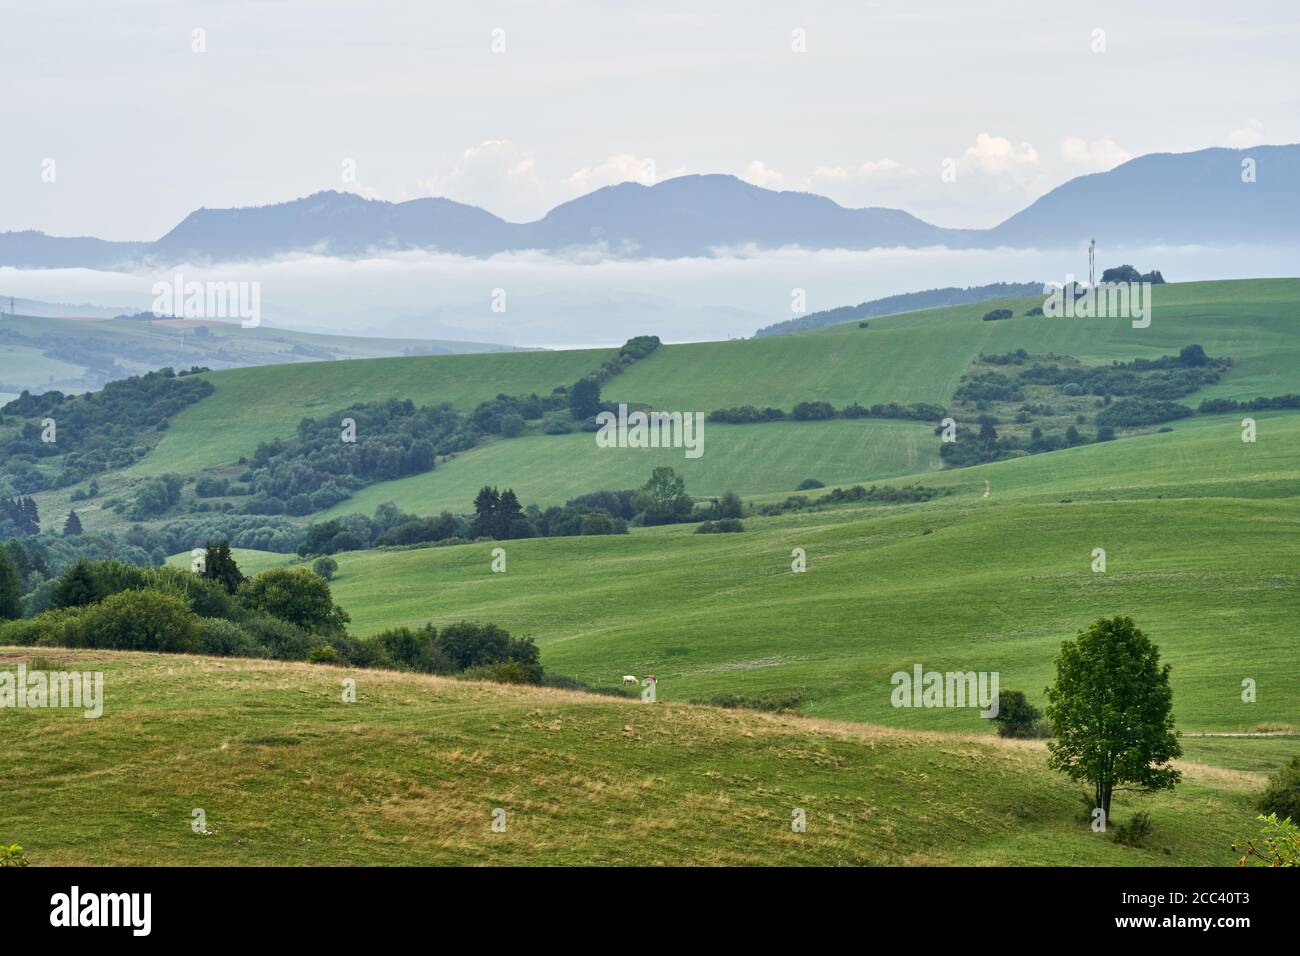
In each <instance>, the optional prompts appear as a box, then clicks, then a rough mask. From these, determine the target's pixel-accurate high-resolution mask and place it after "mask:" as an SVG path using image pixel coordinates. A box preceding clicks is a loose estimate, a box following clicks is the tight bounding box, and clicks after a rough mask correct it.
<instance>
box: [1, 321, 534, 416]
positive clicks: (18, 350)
mask: <svg viewBox="0 0 1300 956" xmlns="http://www.w3.org/2000/svg"><path fill="white" fill-rule="evenodd" d="M509 351H514V349H512V348H510V347H508V346H501V345H489V344H485V343H479V342H451V341H439V340H432V339H428V340H426V339H382V338H367V337H363V336H354V335H321V334H315V333H310V332H295V331H290V330H288V329H275V328H271V327H269V326H262V327H259V328H255V329H245V328H241V327H240V325H239V323H238V322H233V321H232V322H217V321H205V320H157V321H142V320H137V319H122V318H119V319H101V318H89V319H80V318H72V319H69V318H50V317H47V316H29V315H10V314H4V315H0V401H8V400H9V399H10V398H13V397H15V396H16V394H17V393H18V392H20V391H22V390H23V389H30V390H32V391H45V390H48V389H57V390H59V391H61V392H64V393H66V394H75V393H78V392H84V391H92V390H95V389H98V388H100V387H102V386H103V385H104V384H105V383H106V382H109V381H112V380H114V379H117V378H124V377H126V376H128V375H139V374H141V373H143V372H147V371H150V370H152V369H156V368H160V367H162V366H173V367H175V368H178V369H180V368H190V367H191V366H196V365H197V366H204V367H207V368H213V369H226V368H238V367H241V366H246V365H277V364H282V363H298V362H310V361H316V362H319V361H320V360H322V359H326V360H339V359H356V358H372V357H381V356H395V355H408V354H409V355H454V354H459V353H471V352H509Z"/></svg>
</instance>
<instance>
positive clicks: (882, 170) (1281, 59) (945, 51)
mask: <svg viewBox="0 0 1300 956" xmlns="http://www.w3.org/2000/svg"><path fill="white" fill-rule="evenodd" d="M0 2H3V4H4V6H5V8H6V13H5V16H4V18H3V26H2V28H0V80H2V81H3V90H4V94H3V95H4V118H5V123H4V128H3V139H4V147H3V149H0V230H12V229H25V228H37V229H42V230H44V231H46V232H49V233H52V234H56V235H86V234H89V235H98V236H102V237H105V238H114V239H152V238H156V237H157V236H159V235H161V234H162V233H164V232H165V231H166V230H168V229H169V228H170V227H171V226H173V225H174V224H175V223H176V222H178V221H179V220H180V219H181V218H183V217H184V215H185V214H186V213H187V212H189V211H190V210H192V209H194V208H197V207H199V206H209V207H216V206H239V205H257V204H262V203H268V202H275V201H281V200H286V199H290V198H294V197H297V196H301V195H306V194H308V193H311V192H314V191H316V190H320V189H331V188H333V189H352V190H355V191H358V192H361V193H363V194H365V195H370V196H375V197H379V198H384V199H389V200H404V199H411V198H415V197H419V196H427V195H445V196H449V197H451V198H453V199H457V200H460V201H463V202H470V203H474V204H477V205H481V206H483V207H485V208H487V209H490V210H491V211H493V212H495V213H497V214H498V215H501V216H504V217H505V218H508V219H513V220H526V219H530V218H535V217H537V216H539V215H541V214H542V213H544V212H545V211H546V210H547V209H548V208H550V207H551V206H553V205H555V204H556V203H558V202H562V201H564V200H566V199H569V198H572V197H574V196H576V195H579V194H581V193H583V192H586V191H589V190H590V189H593V188H596V187H598V186H602V185H606V184H609V183H612V182H618V181H621V180H625V179H638V180H641V181H643V182H649V181H651V179H652V178H654V179H664V178H668V177H670V176H673V175H677V174H681V173H685V172H730V173H735V174H737V175H740V176H742V177H744V178H746V179H749V180H750V181H752V182H756V183H759V184H761V185H766V186H771V187H774V188H784V189H801V190H811V191H814V192H819V193H823V194H825V195H828V196H830V197H831V198H833V199H835V200H837V201H838V202H840V203H842V204H844V205H848V206H863V205H886V206H896V207H901V208H905V209H907V210H909V211H910V212H913V213H914V214H916V215H919V216H921V217H923V218H925V219H928V220H930V221H932V222H936V223H938V224H941V225H948V226H991V225H993V224H994V223H996V222H998V221H1000V220H1001V219H1003V218H1005V217H1006V216H1008V215H1010V214H1011V213H1013V212H1015V211H1016V210H1017V209H1019V208H1021V207H1023V206H1024V205H1026V204H1027V203H1028V202H1029V201H1031V200H1032V199H1033V198H1035V197H1037V196H1038V195H1040V194H1041V193H1042V192H1044V191H1045V190H1047V189H1049V188H1051V187H1052V186H1055V185H1057V184H1059V183H1061V182H1063V181H1065V180H1066V179H1068V178H1070V177H1071V176H1074V175H1078V174H1080V173H1084V172H1092V171H1096V170H1103V169H1108V168H1111V167H1112V166H1114V165H1116V164H1118V163H1119V162H1122V161H1123V160H1125V159H1126V158H1128V157H1130V156H1137V155H1141V154H1143V153H1148V152H1158V151H1175V152H1180V151H1186V150H1192V149H1199V148H1202V147H1206V146H1228V145H1231V146H1251V145H1255V144H1257V143H1260V142H1268V143H1290V142H1296V141H1300V83H1298V82H1297V76H1298V75H1300V67H1297V64H1298V63H1300V14H1298V13H1297V5H1296V3H1295V0H1278V2H1255V3H1245V4H1241V3H1238V4H1230V3H1224V2H1205V3H1200V2H1188V0H1181V2H1176V3H1173V2H1171V3H1164V2H1149V3H1141V4H1136V3H1132V2H1125V3H1106V2H1095V3H1087V4H1082V3H1077V2H1071V3H1065V2H1059V3H1058V2H1052V0H1046V2H1045V0H1035V2H1025V3H1009V2H998V0H980V2H971V0H948V2H933V3H918V2H862V0H856V2H845V3H788V2H787V3H768V2H764V0H740V2H715V3H704V2H701V0H694V2H691V3H681V4H678V5H674V4H672V3H671V2H669V3H658V2H657V3H646V4H644V5H637V4H633V3H625V2H612V0H608V2H605V3H599V4H598V3H590V2H576V0H575V2H566V0H539V2H527V0H516V2H474V3H462V4H452V3H442V2H414V0H410V2H397V0H310V2H306V0H207V2H198V0H166V2H161V0H148V2H146V0H114V2H112V3H107V2H103V0H77V2H72V0H68V2H60V0H42V2H41V3H39V4H35V3H32V4H19V3H17V2H16V0H0ZM638 9H639V10H640V11H641V12H637V11H638ZM706 10H707V11H708V12H702V11H706ZM196 30H201V31H203V33H202V34H200V35H197V38H196V34H195V31H196ZM494 31H501V32H497V33H494ZM796 31H803V32H802V33H801V34H800V33H796ZM1099 31H1104V32H1099ZM494 44H495V45H496V46H497V47H500V46H502V45H504V50H500V51H498V52H494V49H493V47H494ZM196 46H203V47H204V49H203V51H202V52H196V50H195V47H196ZM797 47H802V51H800V50H799V49H796V48H797ZM48 160H53V165H52V167H51V165H50V164H49V163H48V162H47V161H48ZM349 160H351V161H353V162H354V164H355V181H354V182H350V181H348V180H346V179H345V172H346V170H345V166H346V162H347V161H349ZM945 160H952V161H953V163H954V164H955V168H956V170H957V173H958V175H957V178H956V181H955V182H944V181H943V180H942V178H941V176H940V171H941V169H942V168H943V163H944V161H945ZM51 168H52V170H53V182H47V181H45V179H46V178H49V170H50V169H51ZM43 171H44V172H45V177H44V178H43V175H42V174H43Z"/></svg>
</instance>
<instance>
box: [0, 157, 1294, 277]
mask: <svg viewBox="0 0 1300 956" xmlns="http://www.w3.org/2000/svg"><path fill="white" fill-rule="evenodd" d="M1091 237H1096V238H1098V239H1099V240H1100V241H1103V242H1106V241H1109V242H1111V243H1124V244H1128V245H1132V244H1135V243H1143V244H1158V243H1163V244H1180V245H1186V244H1225V243H1247V242H1277V241H1296V240H1300V144H1293V145H1286V146H1260V147H1256V148H1253V149H1248V150H1233V149H1219V148H1216V149H1204V150H1199V151H1196V152H1191V153H1177V154H1175V153H1153V154H1149V155H1146V156H1141V157H1139V158H1137V159H1133V160H1129V161H1128V162H1126V163H1123V164H1121V165H1120V166H1117V167H1116V168H1115V169H1112V170H1110V171H1109V172H1104V173H1094V174H1090V175H1086V176H1079V177H1077V178H1075V179H1071V180H1069V181H1068V182H1066V183H1064V184H1062V185H1061V186H1058V187H1056V188H1055V189H1053V190H1051V191H1050V192H1048V193H1046V194H1045V195H1043V196H1042V197H1040V198H1039V199H1037V200H1036V201H1035V202H1033V203H1032V204H1031V205H1029V206H1028V207H1026V208H1025V209H1023V210H1021V211H1020V212H1018V213H1016V214H1015V215H1013V216H1011V217H1010V218H1008V219H1007V220H1005V221H1004V222H1002V223H1000V224H998V225H997V226H994V227H993V228H991V229H948V228H944V227H942V226H937V225H933V224H931V223H928V222H925V221H923V220H921V219H918V218H917V217H915V216H913V215H911V214H909V213H907V212H904V211H903V210H899V209H886V208H881V207H867V208H862V209H848V208H845V207H843V206H841V205H839V204H837V203H835V202H833V201H832V200H830V199H827V198H826V197H824V196H818V195H814V194H812V193H804V192H791V191H776V190H771V189H764V188H762V187H759V186H755V185H752V184H750V183H747V182H745V181H743V180H741V179H738V178H736V177H734V176H728V175H720V174H710V175H690V176H680V177H677V178H674V179H668V180H665V181H663V182H660V183H657V184H655V185H653V186H644V185H641V184H639V183H631V182H627V183H619V184H618V185H614V186H607V187H604V188H602V189H597V190H595V191H594V192H591V193H588V194H586V195H584V196H581V197H579V198H577V199H574V200H572V201H570V202H566V203H563V204H562V205H559V206H556V207H555V208H554V209H552V210H551V211H550V212H548V213H547V214H546V215H545V216H544V217H542V218H541V219H538V220H536V221H534V222H527V223H513V222H508V221H506V220H504V219H501V218H500V217H498V216H495V215H493V214H492V213H490V212H488V211H486V210H484V209H480V208H478V207H477V206H470V205H466V204H463V203H458V202H455V201H453V200H450V199H446V198H440V197H430V198H424V199H414V200H410V201H407V202H400V203H392V202H386V201H383V200H376V199H366V198H364V197H362V196H358V195H356V194H354V193H346V192H335V191H327V192H319V193H315V194H313V195H311V196H307V197H305V198H302V199H295V200H292V201H289V202H284V203H276V204H273V205H268V206H258V207H246V208H234V209H206V208H205V209H198V210H196V211H194V212H192V213H190V214H189V215H188V216H186V217H185V219H184V220H182V221H181V222H180V223H179V224H178V225H177V226H176V227H175V228H173V229H172V230H171V231H170V232H168V233H167V234H166V235H164V236H162V237H161V238H159V239H157V240H154V241H152V242H113V241H107V240H101V239H96V238H93V237H57V236H48V235H45V234H44V233H41V232H36V231H23V232H6V233H0V266H13V267H18V268H55V267H85V268H94V269H115V268H131V267H138V266H142V265H143V266H149V265H155V266H157V265H168V264H173V263H181V262H194V263H202V262H232V261H248V260H258V259H265V258H268V257H271V256H276V255H284V254H290V253H301V252H315V253H321V254H326V255H332V256H345V257H346V256H360V255H368V254H374V253H383V252H385V251H400V250H411V249H429V250H438V251H441V252H448V253H456V254H460V255H466V256H479V257H482V256H490V255H493V254H495V253H500V252H511V251H520V250H526V249H535V250H544V251H548V252H559V251H563V250H569V249H575V248H585V247H596V248H599V249H601V250H603V251H604V252H605V253H606V254H608V255H612V256H618V257H625V258H681V257H693V256H709V255H714V254H716V253H717V251H718V250H719V249H725V248H727V247H738V246H755V247H759V248H779V247H783V246H799V247H803V248H808V249H832V248H842V249H870V248H877V247H910V248H920V247H929V246H947V247H951V248H996V247H1002V246H1006V247H1019V248H1046V247H1056V246H1062V245H1075V244H1077V243H1079V242H1082V241H1084V240H1085V239H1087V238H1091Z"/></svg>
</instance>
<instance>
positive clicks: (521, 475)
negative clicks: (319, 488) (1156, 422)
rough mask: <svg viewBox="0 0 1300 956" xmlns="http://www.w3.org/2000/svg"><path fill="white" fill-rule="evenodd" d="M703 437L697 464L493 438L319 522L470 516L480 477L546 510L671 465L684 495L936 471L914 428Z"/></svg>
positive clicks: (369, 492) (845, 425) (673, 454)
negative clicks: (400, 513) (382, 515)
mask: <svg viewBox="0 0 1300 956" xmlns="http://www.w3.org/2000/svg"><path fill="white" fill-rule="evenodd" d="M705 435H706V439H705V443H704V455H703V456H702V457H700V458H694V459H691V458H686V457H685V455H684V452H683V450H682V449H680V448H639V449H610V448H598V447H597V446H596V443H595V441H594V440H593V436H592V434H591V433H589V432H577V433H574V434H570V435H536V436H528V437H525V438H516V439H511V440H507V441H497V442H492V443H491V444H487V445H483V446H481V447H479V448H474V449H471V450H470V451H468V452H465V453H464V454H461V455H457V456H456V458H455V459H454V460H452V461H449V462H447V463H446V464H445V465H442V466H440V467H438V468H436V469H435V470H434V471H431V472H426V473H425V474H422V475H412V476H411V477H409V478H400V479H398V480H397V481H386V482H382V483H380V484H377V485H371V486H370V487H369V488H366V489H364V490H362V491H360V492H358V493H357V494H356V495H354V496H353V497H352V498H350V499H348V500H347V501H344V502H342V503H341V504H339V505H337V506H335V507H334V508H333V509H331V510H330V511H328V512H325V513H324V517H327V518H328V517H332V516H335V515H340V514H352V513H354V512H361V513H364V514H370V513H372V512H373V511H374V510H375V508H377V507H378V506H379V505H381V504H383V503H384V502H386V501H392V502H397V503H399V504H400V506H401V507H402V508H403V509H404V510H406V511H411V512H414V513H416V514H437V513H439V512H441V511H452V512H463V511H468V510H470V507H471V505H472V503H473V501H474V494H475V493H476V492H477V491H478V490H479V488H481V487H482V486H483V484H484V482H485V480H496V479H490V478H489V477H488V476H492V475H501V476H510V477H509V478H508V479H506V480H507V482H508V483H509V484H510V486H511V487H513V488H514V489H515V492H516V493H517V494H518V495H519V498H520V500H521V501H524V502H526V503H528V504H537V505H541V506H543V507H545V506H547V505H553V504H563V503H564V502H565V501H566V500H568V499H569V498H572V497H574V496H575V495H576V494H579V493H582V492H588V491H597V490H600V489H608V488H636V487H639V486H640V485H642V484H644V483H645V480H646V478H647V477H648V476H649V474H650V472H651V470H652V469H654V468H655V467H657V466H659V465H667V466H669V467H670V468H672V469H674V470H675V471H676V472H677V473H678V474H679V475H682V476H683V477H684V478H685V479H686V487H687V491H688V492H690V494H692V495H701V496H707V495H720V494H722V493H723V492H724V491H727V490H729V489H735V488H743V489H744V490H745V491H746V492H747V493H748V492H764V491H781V490H786V491H791V490H793V489H794V488H795V487H796V486H798V484H799V482H800V481H802V480H803V479H805V478H808V477H817V478H819V479H821V480H823V481H828V482H834V481H851V480H853V479H855V478H858V477H860V476H862V475H872V476H890V475H898V474H907V473H909V472H921V471H928V470H932V469H935V468H938V467H939V455H938V445H937V443H936V441H935V438H934V434H933V429H932V428H930V427H928V426H926V425H924V424H922V423H921V422H908V421H887V420H862V419H859V420H855V421H845V420H831V421H824V422H772V423H770V424H766V425H712V424H711V425H707V426H706V427H705ZM756 463H761V464H759V465H758V466H757V467H756Z"/></svg>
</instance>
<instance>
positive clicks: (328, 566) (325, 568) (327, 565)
mask: <svg viewBox="0 0 1300 956" xmlns="http://www.w3.org/2000/svg"><path fill="white" fill-rule="evenodd" d="M311 569H312V570H313V571H315V572H316V573H317V574H319V575H320V576H321V577H323V578H324V579H325V580H326V581H330V580H332V579H333V578H334V575H335V573H337V571H338V569H339V563H338V562H337V561H335V560H334V559H333V558H317V559H316V563H315V564H313V565H312V566H311Z"/></svg>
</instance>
